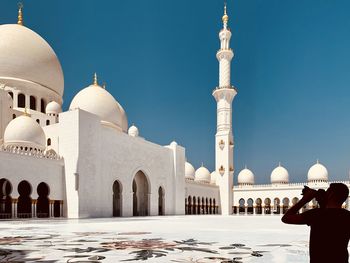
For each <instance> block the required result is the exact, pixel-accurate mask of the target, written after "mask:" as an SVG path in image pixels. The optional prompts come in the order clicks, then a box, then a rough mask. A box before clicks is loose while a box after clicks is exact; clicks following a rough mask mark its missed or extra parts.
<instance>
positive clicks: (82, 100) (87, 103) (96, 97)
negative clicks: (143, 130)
mask: <svg viewBox="0 0 350 263" xmlns="http://www.w3.org/2000/svg"><path fill="white" fill-rule="evenodd" d="M78 108H79V109H82V110H85V111H88V112H90V113H92V114H95V115H97V116H99V117H100V118H101V121H102V123H104V124H107V125H110V124H112V126H113V127H116V128H118V129H119V130H121V131H124V132H127V130H128V121H127V117H126V114H125V111H124V109H123V108H122V106H121V105H120V104H119V103H118V102H117V101H116V100H115V99H114V97H113V96H112V95H111V94H110V93H109V92H108V91H107V90H105V89H103V88H102V87H100V86H99V85H97V84H92V85H90V86H88V87H87V88H85V89H83V90H81V91H80V92H79V93H78V94H77V95H75V97H74V98H73V100H72V102H71V104H70V106H69V109H70V110H73V109H78Z"/></svg>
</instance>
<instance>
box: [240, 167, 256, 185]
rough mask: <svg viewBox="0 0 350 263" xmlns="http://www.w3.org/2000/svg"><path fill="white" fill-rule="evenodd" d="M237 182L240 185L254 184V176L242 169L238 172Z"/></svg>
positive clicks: (247, 170)
mask: <svg viewBox="0 0 350 263" xmlns="http://www.w3.org/2000/svg"><path fill="white" fill-rule="evenodd" d="M237 181H238V184H240V185H247V184H249V185H251V184H254V182H255V180H254V174H253V172H252V171H251V170H249V169H247V168H244V169H243V170H242V171H240V172H239V174H238V177H237Z"/></svg>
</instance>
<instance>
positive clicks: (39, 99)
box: [36, 97, 41, 112]
mask: <svg viewBox="0 0 350 263" xmlns="http://www.w3.org/2000/svg"><path fill="white" fill-rule="evenodd" d="M36 110H37V111H39V112H40V111H41V98H39V97H37V99H36Z"/></svg>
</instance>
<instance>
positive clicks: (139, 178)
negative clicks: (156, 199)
mask: <svg viewBox="0 0 350 263" xmlns="http://www.w3.org/2000/svg"><path fill="white" fill-rule="evenodd" d="M132 191H133V215H134V216H148V215H149V198H148V195H149V186H148V180H147V177H146V175H145V174H144V173H143V172H141V171H138V172H137V173H136V175H135V177H134V180H133V182H132Z"/></svg>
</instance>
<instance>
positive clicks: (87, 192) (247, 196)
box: [0, 6, 350, 219]
mask: <svg viewBox="0 0 350 263" xmlns="http://www.w3.org/2000/svg"><path fill="white" fill-rule="evenodd" d="M228 20H229V17H228V15H227V13H226V7H225V10H224V15H223V17H222V21H223V28H222V29H221V30H220V32H219V39H220V49H219V50H218V52H217V53H216V57H217V59H218V61H219V68H220V70H219V72H220V74H219V85H218V87H216V88H215V89H214V90H213V93H212V95H213V96H214V98H215V100H216V103H217V132H216V135H215V171H213V172H212V173H210V172H209V170H208V169H207V168H205V167H203V166H202V167H199V168H198V169H197V170H195V169H194V167H193V166H192V165H191V164H190V163H189V162H187V161H186V154H185V148H184V147H182V146H180V145H178V144H177V143H176V142H171V143H170V144H169V145H165V146H163V145H158V144H156V143H153V142H150V141H148V140H146V139H145V138H143V137H142V136H141V135H140V133H139V130H138V128H137V127H136V126H134V125H132V126H129V124H128V119H127V115H126V112H125V110H124V109H123V107H122V105H120V104H119V103H118V101H117V100H116V99H115V98H114V97H113V96H112V95H111V94H110V93H109V92H108V91H107V90H106V89H105V87H103V86H101V85H99V83H98V79H97V76H96V74H95V75H94V77H93V81H92V84H91V85H89V86H88V87H85V88H83V89H82V90H81V91H80V92H79V93H78V94H76V95H75V97H74V98H73V100H72V101H71V103H70V106H69V109H68V110H67V111H64V112H63V111H62V102H63V100H62V97H63V91H64V77H63V71H62V68H61V64H60V62H59V60H58V58H57V56H56V54H55V52H54V50H53V49H52V48H51V46H50V45H49V44H48V43H47V42H46V41H45V40H44V39H43V38H42V37H41V36H39V35H38V34H37V33H35V32H34V31H32V30H31V29H29V28H28V27H26V26H24V24H23V17H22V7H21V6H20V8H19V11H18V22H17V24H4V25H0V218H1V219H16V218H58V217H65V218H87V217H112V216H115V217H120V216H123V217H130V216H148V215H152V216H154V215H182V214H222V215H229V214H233V213H234V214H280V213H283V212H285V211H286V209H287V208H288V207H290V206H291V205H292V204H293V203H295V202H296V201H297V200H298V198H300V193H301V189H302V188H303V186H304V184H308V185H310V186H311V187H315V188H327V187H328V185H329V183H330V182H329V181H328V172H327V169H326V167H324V166H323V165H322V164H320V163H318V162H317V163H316V164H315V165H314V166H312V167H311V168H310V169H309V172H308V175H307V182H306V183H300V184H291V183H289V174H288V171H287V170H286V169H285V168H284V167H282V166H281V165H279V166H278V167H276V168H275V169H274V170H273V171H272V173H271V184H268V185H255V184H254V174H253V173H252V171H250V170H249V169H247V168H245V169H243V170H242V171H240V172H239V173H238V177H237V181H238V185H235V186H234V185H233V177H234V172H235V170H234V156H233V149H234V137H233V131H232V101H233V99H234V97H235V95H236V94H237V90H236V89H235V88H234V87H233V86H232V85H231V80H230V75H231V74H230V65H231V60H232V58H233V55H234V54H233V51H232V49H231V48H230V38H231V31H230V29H229V27H228ZM23 43H25V45H23ZM344 183H346V184H347V185H348V186H349V185H350V183H349V181H344ZM344 205H347V207H349V206H348V203H347V204H344ZM309 206H310V207H311V206H312V207H314V206H317V204H316V203H315V202H310V204H309V205H308V207H309ZM308 207H305V209H308Z"/></svg>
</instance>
